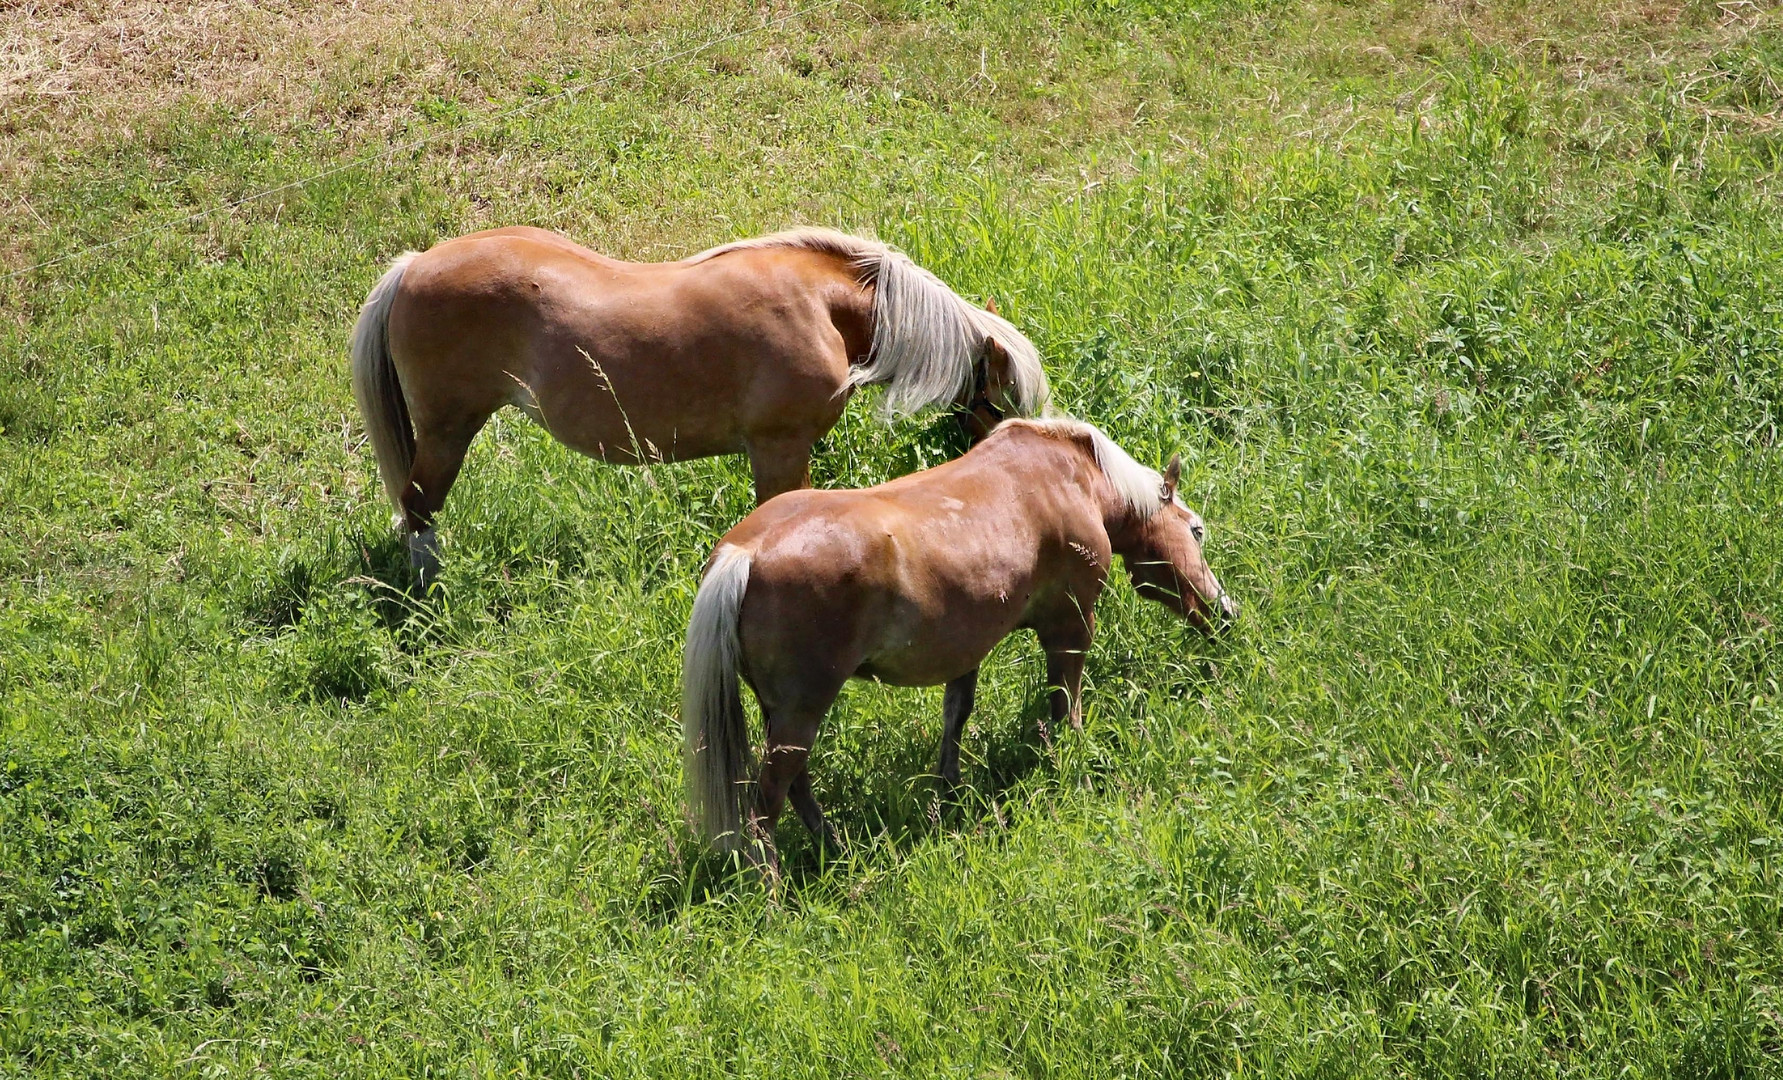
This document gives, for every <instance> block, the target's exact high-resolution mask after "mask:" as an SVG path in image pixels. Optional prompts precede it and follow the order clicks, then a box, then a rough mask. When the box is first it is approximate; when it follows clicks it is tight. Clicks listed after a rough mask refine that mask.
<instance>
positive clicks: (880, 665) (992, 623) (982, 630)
mask: <svg viewBox="0 0 1783 1080" xmlns="http://www.w3.org/2000/svg"><path fill="white" fill-rule="evenodd" d="M1014 630H1015V623H1014V621H1013V620H1004V619H997V618H985V619H972V618H956V619H949V620H945V621H942V622H938V623H934V624H930V625H926V626H920V627H917V628H914V629H913V630H912V631H910V632H907V633H904V634H898V635H894V636H892V637H891V640H889V641H886V642H884V643H883V644H882V645H881V647H880V648H878V649H876V650H874V652H873V653H872V654H871V655H869V656H868V657H867V658H866V660H865V661H863V662H862V664H861V666H860V667H859V668H857V669H856V671H855V675H856V676H857V677H859V678H864V679H876V680H878V681H879V682H883V683H890V684H892V685H893V686H939V685H940V684H942V683H946V682H952V681H953V680H954V679H957V678H959V677H960V676H961V675H964V674H965V673H966V672H968V671H971V670H973V669H974V668H976V667H978V665H979V664H982V663H983V662H984V658H985V657H986V656H989V655H990V652H991V650H992V649H994V648H996V647H997V643H998V642H1000V641H1002V640H1003V639H1004V638H1006V637H1008V636H1009V635H1010V634H1011V633H1012V632H1013V631H1014Z"/></svg>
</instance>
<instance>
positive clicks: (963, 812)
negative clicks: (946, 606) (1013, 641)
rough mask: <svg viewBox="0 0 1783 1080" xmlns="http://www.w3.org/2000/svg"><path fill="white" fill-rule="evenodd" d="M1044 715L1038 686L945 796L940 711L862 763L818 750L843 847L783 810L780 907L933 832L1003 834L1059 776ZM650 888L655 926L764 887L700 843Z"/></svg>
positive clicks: (980, 743)
mask: <svg viewBox="0 0 1783 1080" xmlns="http://www.w3.org/2000/svg"><path fill="white" fill-rule="evenodd" d="M937 704H938V702H937ZM1047 715H1048V707H1047V696H1046V690H1045V688H1044V687H1037V688H1035V689H1034V691H1032V692H1031V693H1030V694H1029V695H1028V696H1027V697H1026V699H1025V701H1024V703H1023V705H1022V707H1021V709H1020V713H1019V719H1018V720H1016V721H1014V722H1013V723H1002V724H997V725H995V727H996V730H995V731H992V732H986V733H985V737H984V738H982V739H981V740H977V748H978V749H979V750H980V751H981V753H980V754H979V755H978V756H977V757H976V758H974V759H972V760H971V761H969V762H964V763H963V764H964V765H965V766H966V767H965V768H964V769H963V770H962V772H963V775H962V777H961V784H960V787H959V788H958V789H956V790H954V791H951V792H950V791H948V790H947V787H946V785H945V784H944V783H943V781H942V780H941V778H940V776H939V775H937V773H936V765H937V759H938V756H939V754H940V729H941V722H940V717H939V714H938V713H937V716H936V717H935V720H934V722H933V723H932V724H928V725H924V726H921V727H919V726H917V725H915V724H912V725H910V726H909V727H907V728H905V729H903V734H902V735H901V736H897V737H896V738H895V739H894V740H893V742H892V745H889V746H888V745H885V742H884V735H883V733H881V735H880V736H879V741H880V745H878V746H877V747H875V748H874V752H873V753H871V754H870V755H867V760H866V761H865V762H864V763H861V762H859V760H858V758H857V759H856V760H850V755H848V754H847V753H846V751H840V752H838V750H839V748H838V750H832V752H830V753H828V754H823V753H821V752H820V755H819V756H817V757H814V758H813V762H812V765H813V768H812V777H813V782H814V786H815V789H816V790H815V794H816V796H817V800H818V802H819V804H821V805H822V806H823V808H824V814H825V816H826V817H827V818H828V820H829V822H830V825H831V826H832V827H833V828H834V829H835V830H836V832H837V833H838V834H839V836H840V837H841V839H842V848H841V849H840V850H837V849H834V848H830V847H828V846H827V845H825V844H823V843H821V842H820V841H818V839H817V838H816V837H814V836H812V835H811V833H810V832H809V831H808V830H807V829H806V828H805V827H804V825H803V824H802V823H801V822H800V821H799V819H798V816H797V815H796V814H794V813H793V812H792V810H791V807H790V806H789V807H788V808H787V810H786V812H785V813H784V814H783V815H782V817H781V819H780V823H779V826H778V828H777V829H776V830H775V835H774V839H775V846H776V849H777V851H778V853H779V857H780V882H779V887H778V889H777V890H776V892H777V896H778V899H779V901H780V902H781V903H783V904H786V905H789V906H794V907H796V906H797V904H798V902H799V897H800V895H801V894H802V893H805V892H808V891H812V890H816V891H821V892H825V893H830V892H834V891H836V889H837V887H838V886H840V888H841V889H842V890H843V891H846V890H847V889H848V888H849V886H850V885H851V884H852V883H855V882H858V881H860V880H862V879H864V878H865V877H867V876H868V875H870V874H871V872H872V870H873V868H874V866H875V865H880V864H882V863H883V860H884V858H885V857H886V856H891V857H892V858H894V859H896V858H899V857H902V856H904V855H907V854H909V853H910V852H912V851H914V850H916V849H917V848H918V847H920V846H921V845H923V844H924V843H926V842H928V841H929V840H930V839H932V838H934V837H935V836H937V835H943V834H947V833H967V832H974V831H981V830H1000V829H1003V828H1006V827H1007V826H1008V824H1009V817H1010V815H1009V811H1008V809H1007V803H1008V801H1009V796H1010V794H1011V793H1012V792H1013V791H1014V790H1015V789H1017V788H1020V787H1022V786H1023V785H1026V784H1028V783H1031V782H1034V781H1036V780H1038V781H1039V782H1042V783H1044V782H1045V779H1046V776H1047V774H1048V773H1050V772H1054V771H1056V769H1055V765H1056V760H1055V745H1054V743H1053V741H1052V740H1053V738H1054V736H1053V734H1052V733H1051V732H1049V731H1048V730H1047ZM1011 728H1013V730H1010V729H1011ZM652 881H653V883H652V885H651V886H650V888H649V890H648V892H647V895H646V896H645V898H644V902H643V908H644V916H645V918H646V920H647V921H649V922H650V923H651V924H653V925H664V924H667V923H670V922H673V921H674V920H676V919H677V918H679V917H681V915H682V914H684V913H685V912H687V911H688V910H690V909H691V908H693V907H695V906H697V905H703V904H710V903H718V902H723V901H725V900H728V899H733V898H736V897H738V896H741V895H746V894H748V893H750V892H754V891H758V890H760V889H761V888H762V887H763V882H762V878H761V875H760V874H759V873H757V872H756V871H755V870H754V869H753V868H752V867H749V866H746V865H744V864H743V863H742V861H741V860H740V858H739V857H738V856H736V855H734V854H726V853H718V852H714V851H713V850H711V848H710V847H709V846H708V845H706V844H704V843H703V842H702V841H700V840H699V839H698V838H690V842H689V843H687V844H684V845H680V846H679V847H677V848H676V849H674V850H666V851H663V852H661V853H660V859H659V861H658V862H657V864H656V866H655V867H654V868H653V872H652Z"/></svg>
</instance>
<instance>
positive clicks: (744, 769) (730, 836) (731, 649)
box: [681, 544, 753, 849]
mask: <svg viewBox="0 0 1783 1080" xmlns="http://www.w3.org/2000/svg"><path fill="white" fill-rule="evenodd" d="M749 560H750V555H749V552H747V551H744V550H743V549H742V548H740V547H736V546H734V545H731V544H724V545H721V546H720V547H719V549H718V551H717V553H716V554H714V555H713V556H712V565H711V568H710V569H708V570H707V571H706V577H705V580H704V581H702V582H700V591H699V595H698V596H696V597H695V598H694V601H693V618H691V619H690V620H689V621H688V623H687V647H686V649H685V650H683V652H682V654H681V732H682V736H683V738H684V739H685V744H684V747H683V760H684V763H685V769H686V773H687V798H688V801H689V802H690V803H691V804H692V806H693V812H694V817H695V819H696V820H698V821H699V823H700V826H701V828H703V829H704V830H705V833H706V835H707V836H708V837H710V838H711V839H713V840H714V841H716V842H717V843H718V844H719V845H720V846H721V847H723V848H727V849H732V848H735V847H737V846H738V844H739V842H740V841H741V839H742V825H743V815H744V814H745V813H747V810H748V802H749V798H750V796H751V795H752V794H753V793H752V791H751V785H750V784H749V783H748V772H749V756H750V754H749V749H750V748H749V724H748V718H747V717H746V716H745V715H744V713H743V697H742V690H741V688H740V687H739V685H738V681H737V665H738V662H739V661H740V660H741V659H742V642H741V640H740V638H739V636H738V632H737V617H738V613H739V612H740V611H741V610H742V608H743V593H744V592H745V591H746V590H747V589H748V587H749Z"/></svg>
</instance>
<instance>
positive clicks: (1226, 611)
mask: <svg viewBox="0 0 1783 1080" xmlns="http://www.w3.org/2000/svg"><path fill="white" fill-rule="evenodd" d="M1220 614H1221V615H1223V616H1225V618H1226V621H1227V622H1234V621H1236V620H1237V619H1238V601H1236V600H1234V599H1232V598H1231V597H1230V596H1227V595H1225V594H1221V596H1220Z"/></svg>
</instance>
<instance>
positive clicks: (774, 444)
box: [749, 435, 817, 506]
mask: <svg viewBox="0 0 1783 1080" xmlns="http://www.w3.org/2000/svg"><path fill="white" fill-rule="evenodd" d="M816 442H817V440H816V439H813V438H807V437H805V436H803V435H788V436H770V437H763V438H755V439H750V440H749V470H750V472H752V473H754V475H755V505H757V506H760V505H761V504H762V503H765V502H767V501H768V500H769V499H772V498H773V497H774V496H776V495H779V494H780V493H782V492H786V491H797V490H799V489H800V488H807V487H810V486H811V447H812V446H813V445H815V444H816Z"/></svg>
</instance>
